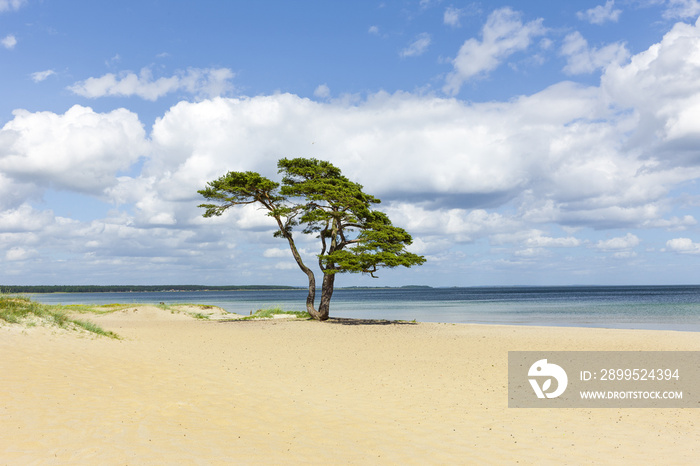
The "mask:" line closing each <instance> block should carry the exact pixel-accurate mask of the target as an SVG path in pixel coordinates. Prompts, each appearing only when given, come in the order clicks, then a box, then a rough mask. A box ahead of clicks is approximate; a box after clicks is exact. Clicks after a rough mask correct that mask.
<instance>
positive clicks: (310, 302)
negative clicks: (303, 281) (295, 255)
mask: <svg viewBox="0 0 700 466" xmlns="http://www.w3.org/2000/svg"><path fill="white" fill-rule="evenodd" d="M305 268H306V270H304V268H302V270H304V272H306V275H307V276H308V277H309V295H308V296H307V297H306V312H308V313H309V315H310V316H311V317H313V318H314V319H316V320H326V319H328V313H326V317H325V319H324V318H323V315H322V313H321V312H319V311H317V310H316V308H315V307H314V301H316V277H314V273H313V272H312V271H311V269H309V268H308V267H305ZM324 284H325V280H324ZM323 288H325V286H324V287H323ZM323 288H322V289H321V293H322V294H323Z"/></svg>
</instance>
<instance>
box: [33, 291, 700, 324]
mask: <svg viewBox="0 0 700 466" xmlns="http://www.w3.org/2000/svg"><path fill="white" fill-rule="evenodd" d="M306 294H307V291H306V290H305V289H293V290H242V291H186V292H176V291H170V292H133V293H111V292H106V293H51V294H35V295H32V299H34V300H36V301H38V302H41V303H46V304H109V303H128V304H131V303H134V304H136V303H143V304H158V303H161V302H162V303H165V304H179V303H196V304H208V305H214V306H219V307H221V308H223V309H225V310H226V311H229V312H234V313H238V314H244V315H248V314H250V312H254V311H255V310H257V309H264V308H270V307H275V306H279V307H281V308H282V309H284V310H290V311H302V310H304V309H305V303H306ZM331 316H333V317H349V318H358V319H388V320H408V321H410V320H416V321H419V322H445V323H476V324H506V325H544V326H563V327H603V328H630V329H634V328H637V329H657V330H684V331H695V332H697V331H700V286H594V287H584V286H573V287H474V288H471V287H470V288H422V287H420V288H371V289H354V288H345V289H343V288H340V289H336V291H335V292H334V294H333V299H332V301H331Z"/></svg>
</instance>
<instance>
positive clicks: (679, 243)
mask: <svg viewBox="0 0 700 466" xmlns="http://www.w3.org/2000/svg"><path fill="white" fill-rule="evenodd" d="M666 247H667V248H668V249H670V250H671V251H674V252H678V253H681V254H700V243H696V242H694V241H693V240H692V239H690V238H674V239H671V240H668V241H666Z"/></svg>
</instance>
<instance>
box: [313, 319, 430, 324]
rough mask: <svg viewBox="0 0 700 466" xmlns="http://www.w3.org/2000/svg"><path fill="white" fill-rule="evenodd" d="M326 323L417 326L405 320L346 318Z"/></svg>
mask: <svg viewBox="0 0 700 466" xmlns="http://www.w3.org/2000/svg"><path fill="white" fill-rule="evenodd" d="M326 323H328V324H335V325H418V322H415V321H413V322H409V321H407V320H382V319H351V318H346V317H331V318H330V319H328V320H327V321H326Z"/></svg>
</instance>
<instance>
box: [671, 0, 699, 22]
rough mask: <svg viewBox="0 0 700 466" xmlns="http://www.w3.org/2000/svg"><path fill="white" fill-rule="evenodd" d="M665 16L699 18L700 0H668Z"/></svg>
mask: <svg viewBox="0 0 700 466" xmlns="http://www.w3.org/2000/svg"><path fill="white" fill-rule="evenodd" d="M667 5H668V6H667V8H666V11H664V14H663V16H664V18H669V19H685V18H697V16H698V15H699V14H700V1H698V0H668V4H667Z"/></svg>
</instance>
